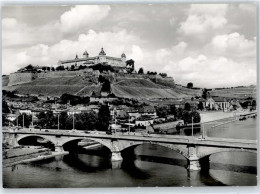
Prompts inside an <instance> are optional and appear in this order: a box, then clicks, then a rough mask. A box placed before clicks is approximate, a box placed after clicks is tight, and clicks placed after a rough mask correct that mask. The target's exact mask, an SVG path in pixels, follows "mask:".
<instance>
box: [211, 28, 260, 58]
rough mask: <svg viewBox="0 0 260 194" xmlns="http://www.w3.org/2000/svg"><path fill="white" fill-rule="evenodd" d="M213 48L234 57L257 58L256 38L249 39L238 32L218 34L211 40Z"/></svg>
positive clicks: (219, 52)
mask: <svg viewBox="0 0 260 194" xmlns="http://www.w3.org/2000/svg"><path fill="white" fill-rule="evenodd" d="M211 45H212V50H213V51H214V52H217V53H218V54H222V55H226V56H228V55H229V56H233V57H254V58H256V40H255V39H254V40H248V39H246V38H245V37H244V35H241V34H239V33H237V32H234V33H231V34H224V35H217V36H215V37H213V39H212V41H211Z"/></svg>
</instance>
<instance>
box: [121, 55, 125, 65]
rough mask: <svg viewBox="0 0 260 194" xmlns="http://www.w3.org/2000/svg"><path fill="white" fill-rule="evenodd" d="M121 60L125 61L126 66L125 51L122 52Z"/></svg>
mask: <svg viewBox="0 0 260 194" xmlns="http://www.w3.org/2000/svg"><path fill="white" fill-rule="evenodd" d="M121 60H122V62H123V65H124V66H125V65H126V55H125V53H122V55H121Z"/></svg>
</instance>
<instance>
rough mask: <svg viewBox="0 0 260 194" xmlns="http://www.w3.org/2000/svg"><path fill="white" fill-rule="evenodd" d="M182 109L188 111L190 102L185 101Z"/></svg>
mask: <svg viewBox="0 0 260 194" xmlns="http://www.w3.org/2000/svg"><path fill="white" fill-rule="evenodd" d="M184 110H187V111H190V110H191V106H190V104H189V103H188V102H187V103H185V105H184Z"/></svg>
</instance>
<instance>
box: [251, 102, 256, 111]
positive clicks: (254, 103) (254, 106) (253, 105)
mask: <svg viewBox="0 0 260 194" xmlns="http://www.w3.org/2000/svg"><path fill="white" fill-rule="evenodd" d="M252 109H253V110H256V100H252Z"/></svg>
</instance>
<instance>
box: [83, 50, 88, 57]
mask: <svg viewBox="0 0 260 194" xmlns="http://www.w3.org/2000/svg"><path fill="white" fill-rule="evenodd" d="M83 57H85V58H88V52H87V51H86V50H85V52H84V53H83Z"/></svg>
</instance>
